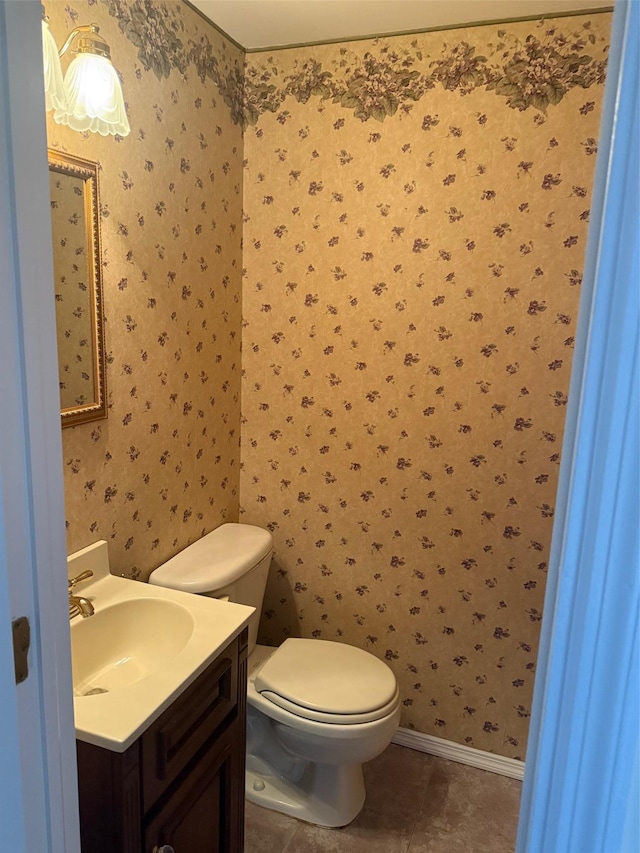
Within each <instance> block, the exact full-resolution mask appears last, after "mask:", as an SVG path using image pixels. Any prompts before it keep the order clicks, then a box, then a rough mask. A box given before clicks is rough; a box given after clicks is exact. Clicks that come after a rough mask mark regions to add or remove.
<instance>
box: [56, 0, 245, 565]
mask: <svg viewBox="0 0 640 853" xmlns="http://www.w3.org/2000/svg"><path fill="white" fill-rule="evenodd" d="M45 10H46V13H47V14H48V15H49V18H50V21H49V24H50V29H51V32H52V33H53V35H54V37H55V38H56V41H57V43H58V44H59V45H61V44H62V43H63V41H64V40H65V38H66V36H67V35H68V33H69V32H70V31H71V29H73V27H74V26H76V25H77V24H83V23H88V22H95V23H97V24H98V26H99V27H100V34H101V35H102V36H104V38H105V39H106V41H107V42H108V43H109V45H110V47H111V55H112V59H113V61H114V63H115V65H116V67H117V69H118V72H119V74H120V76H121V79H122V83H123V90H124V93H125V100H126V103H127V112H128V116H129V120H130V123H131V133H130V135H129V136H127V137H126V138H119V137H115V138H114V137H109V138H102V137H100V136H99V135H98V134H89V133H86V134H80V133H76V132H74V131H71V130H69V128H67V127H63V126H60V125H57V124H55V123H54V122H53V119H52V118H51V115H50V114H48V116H47V122H48V124H47V131H48V143H49V146H50V147H51V148H54V149H57V150H59V151H62V152H68V153H71V154H75V155H78V156H81V157H84V158H86V159H88V160H92V161H94V162H97V163H98V167H99V190H100V204H101V211H100V214H101V215H100V219H101V237H102V275H103V288H104V310H105V346H106V352H107V362H108V363H107V393H108V417H107V419H106V420H101V421H96V422H94V423H89V424H83V425H80V426H76V427H72V428H68V429H65V430H64V431H63V435H62V440H63V453H64V458H63V464H64V471H65V495H66V516H67V530H68V551H69V553H71V552H73V551H76V550H78V549H79V548H82V547H84V546H86V545H88V544H90V543H91V542H95V541H96V540H98V539H106V540H107V541H108V543H109V554H110V559H111V562H112V566H113V569H114V571H116V572H118V573H122V574H125V575H128V576H132V577H139V578H141V579H144V578H146V577H147V576H148V574H149V572H150V571H152V569H154V568H155V567H156V566H158V565H159V564H160V563H162V562H164V561H165V560H167V559H168V558H169V557H171V556H172V555H173V554H175V553H176V552H177V551H179V550H181V549H182V548H184V547H186V546H187V545H188V544H189V543H190V542H192V541H194V540H195V539H198V538H199V537H200V536H202V535H203V534H204V533H205V532H208V531H209V530H211V529H213V528H214V527H217V526H218V525H219V524H221V523H223V522H224V521H226V520H236V519H237V517H238V501H239V441H240V367H241V365H240V359H241V352H240V338H241V314H240V311H241V267H242V248H241V246H242V243H241V241H242V234H241V230H242V212H241V205H242V128H241V125H240V123H239V122H237V121H234V119H233V115H232V110H231V109H230V108H229V105H228V103H227V101H230V102H231V103H233V104H235V103H236V100H234V97H235V96H234V89H233V86H234V85H237V83H234V82H233V81H238V80H239V81H241V80H242V69H243V63H244V56H243V53H242V51H241V50H239V49H238V48H236V47H235V46H234V45H233V44H232V43H231V42H229V41H228V40H227V39H226V38H224V37H223V36H222V35H221V34H220V33H219V32H218V31H217V30H216V29H215V28H214V27H213V26H211V25H210V24H209V23H208V22H206V21H205V20H204V19H203V18H201V17H200V16H199V15H198V14H197V13H196V12H194V11H193V10H192V9H191V8H190V7H188V6H187V5H185V4H183V3H181V2H167V3H165V2H141V0H122V2H120V0H106V1H105V0H99V2H96V0H92V1H91V2H85V0H78V1H77V2H75V0H72V2H69V3H66V2H65V3H62V2H47V3H45ZM68 61H69V60H68V59H66V58H63V68H65V69H66V66H67V63H68ZM226 80H229V81H232V82H229V83H225V81H226ZM239 103H240V104H241V99H240V100H239ZM52 298H53V297H52Z"/></svg>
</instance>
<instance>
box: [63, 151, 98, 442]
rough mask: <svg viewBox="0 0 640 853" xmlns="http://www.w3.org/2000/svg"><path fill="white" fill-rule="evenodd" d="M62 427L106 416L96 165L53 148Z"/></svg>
mask: <svg viewBox="0 0 640 853" xmlns="http://www.w3.org/2000/svg"><path fill="white" fill-rule="evenodd" d="M49 179H50V180H49V183H50V191H51V229H52V239H53V272H54V282H55V302H56V327H57V336H58V375H59V381H60V409H61V415H62V426H63V427H65V426H74V425H76V424H80V423H85V422H86V421H93V420H98V419H100V418H105V417H106V416H107V407H106V383H105V359H104V341H103V316H102V281H101V274H100V264H101V256H100V223H99V216H98V168H97V164H96V163H92V162H91V161H89V160H84V159H82V158H80V157H73V156H71V155H69V154H61V153H60V152H58V151H53V150H52V149H49Z"/></svg>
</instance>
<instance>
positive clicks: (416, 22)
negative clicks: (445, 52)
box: [189, 0, 612, 50]
mask: <svg viewBox="0 0 640 853" xmlns="http://www.w3.org/2000/svg"><path fill="white" fill-rule="evenodd" d="M189 1H190V2H191V4H192V5H193V6H195V7H196V8H198V9H199V10H200V11H201V12H202V13H203V14H204V15H205V16H206V17H207V18H209V19H210V20H211V21H213V22H214V23H215V24H217V26H218V27H220V29H221V30H223V31H224V32H225V33H227V35H229V36H231V38H233V39H234V40H235V41H236V42H238V43H239V44H241V45H242V47H244V48H247V49H248V50H251V49H253V50H255V49H259V48H268V47H277V46H282V45H294V44H306V43H309V42H321V41H346V40H349V39H351V38H359V37H363V36H372V35H386V34H388V33H401V32H412V31H415V30H425V29H432V28H434V27H443V26H451V25H460V24H470V23H473V22H476V21H498V20H504V19H507V18H519V17H527V16H529V15H533V16H539V17H544V16H545V15H549V14H554V13H555V14H557V13H558V12H568V11H579V10H582V9H585V10H590V9H597V8H604V7H607V6H609V5H612V0H610V2H607V0H189Z"/></svg>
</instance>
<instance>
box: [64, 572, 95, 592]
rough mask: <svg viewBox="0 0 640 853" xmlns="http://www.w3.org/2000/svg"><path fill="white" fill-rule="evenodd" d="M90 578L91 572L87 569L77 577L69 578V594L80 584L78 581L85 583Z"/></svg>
mask: <svg viewBox="0 0 640 853" xmlns="http://www.w3.org/2000/svg"><path fill="white" fill-rule="evenodd" d="M92 577H93V572H92V571H91V569H87V570H86V571H84V572H80V574H79V575H78V576H77V577H75V578H71V579H70V580H69V592H71V590H72V589H73V588H74V587H75V585H76V584H78V583H80V581H86V580H87V579H88V578H92Z"/></svg>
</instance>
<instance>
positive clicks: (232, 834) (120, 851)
mask: <svg viewBox="0 0 640 853" xmlns="http://www.w3.org/2000/svg"><path fill="white" fill-rule="evenodd" d="M246 683H247V632H246V630H245V631H243V633H242V634H241V635H240V637H238V638H236V639H235V640H233V641H232V642H231V643H229V645H228V646H227V647H226V648H225V649H224V650H223V651H222V652H221V653H220V655H219V656H218V657H217V658H216V660H215V661H214V662H213V663H212V664H211V665H210V666H209V667H208V668H207V669H206V670H205V671H204V672H203V673H202V674H201V675H200V676H199V677H198V678H197V679H196V681H195V682H194V683H193V684H192V685H190V687H188V688H187V689H186V690H185V692H184V693H183V694H182V695H181V696H179V697H178V698H177V699H176V700H175V701H174V702H173V704H172V705H171V706H170V707H169V708H168V709H167V710H166V711H164V712H163V713H162V715H161V716H160V717H159V718H158V719H157V720H156V721H155V722H154V723H152V724H151V726H150V727H149V728H148V729H147V731H146V732H144V734H142V735H141V737H140V738H139V739H138V740H137V741H136V742H135V743H134V744H133V745H132V746H130V747H129V749H127V751H126V752H124V753H116V752H111V751H109V750H107V749H103V748H101V747H98V746H93V745H91V744H87V743H84V742H82V741H77V752H78V782H79V799H80V835H81V841H82V853H114V851H115V853H159V851H163V849H164V848H166V853H169V851H170V850H171V849H173V851H175V853H242V850H243V843H244V763H245V746H246Z"/></svg>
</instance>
